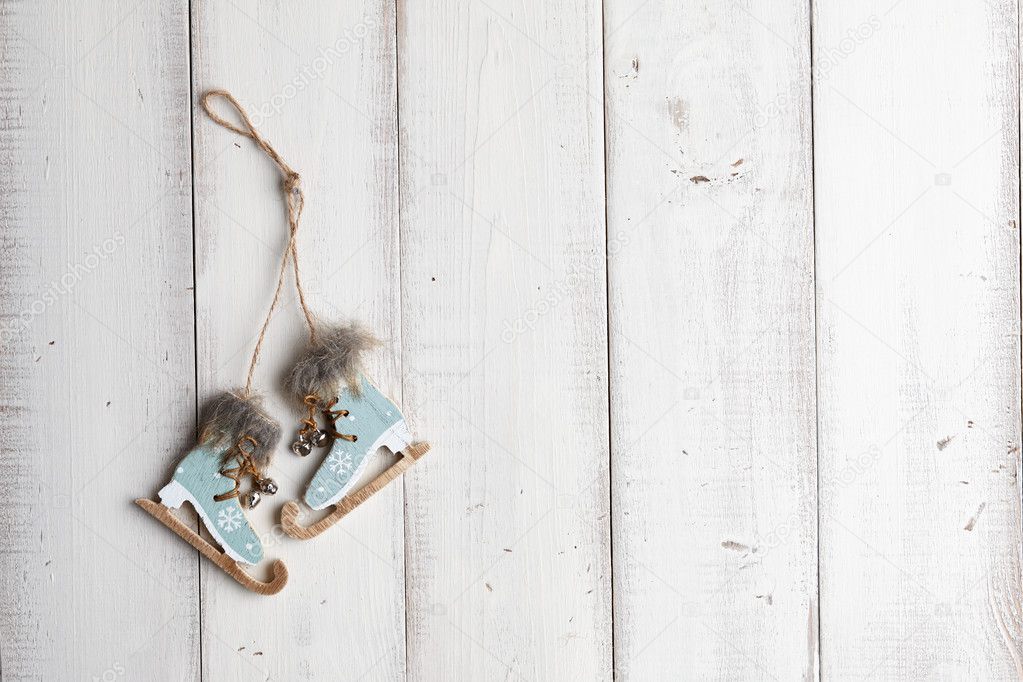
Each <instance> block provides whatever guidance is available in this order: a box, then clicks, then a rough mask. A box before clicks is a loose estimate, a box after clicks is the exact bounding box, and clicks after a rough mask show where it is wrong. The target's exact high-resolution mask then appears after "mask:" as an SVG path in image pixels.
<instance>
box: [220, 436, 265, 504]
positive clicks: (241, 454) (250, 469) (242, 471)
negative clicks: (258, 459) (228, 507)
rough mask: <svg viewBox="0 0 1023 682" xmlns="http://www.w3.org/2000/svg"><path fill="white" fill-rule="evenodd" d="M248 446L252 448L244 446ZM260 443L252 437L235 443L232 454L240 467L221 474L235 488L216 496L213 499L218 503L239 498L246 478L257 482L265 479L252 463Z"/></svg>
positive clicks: (222, 470)
mask: <svg viewBox="0 0 1023 682" xmlns="http://www.w3.org/2000/svg"><path fill="white" fill-rule="evenodd" d="M246 444H248V445H249V446H250V447H249V449H246V448H245V447H244V446H245V445H246ZM258 446H259V443H258V442H257V441H256V439H255V438H253V437H252V436H248V435H246V436H242V438H241V440H239V441H238V442H237V443H235V445H234V448H232V451H231V453H230V455H231V456H233V457H234V458H235V459H236V460H237V461H238V466H237V467H234V468H233V469H229V468H224V469H221V470H220V473H221V474H223V475H224V476H226V477H227V478H230V479H231V480H233V481H234V487H233V488H231V490H228V491H227V492H226V493H220V494H219V495H214V496H213V499H214V500H216V501H217V502H223V501H224V500H229V499H231V498H232V497H238V495H239V494H240V492H239V491H240V489H241V485H242V479H243V478H244V477H245V476H252V477H253V478H254V479H255V480H256V481H257V482H258V481H259V480H261V479H262V478H263V474H262V472H261V471H260V470H259V467H257V466H256V464H255V463H254V462H253V461H252V452H253V451H254V450H255V448H256V447H258Z"/></svg>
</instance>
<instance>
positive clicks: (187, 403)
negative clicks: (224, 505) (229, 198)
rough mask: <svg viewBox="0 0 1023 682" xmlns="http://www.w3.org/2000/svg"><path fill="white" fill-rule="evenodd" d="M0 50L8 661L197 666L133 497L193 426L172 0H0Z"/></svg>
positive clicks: (182, 86)
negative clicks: (153, 0)
mask: <svg viewBox="0 0 1023 682" xmlns="http://www.w3.org/2000/svg"><path fill="white" fill-rule="evenodd" d="M0 53H2V66H0V73H2V77H0V107H2V113H0V253H2V264H0V475H2V479H3V481H4V495H3V503H2V505H0V528H2V529H3V530H2V538H0V659H2V664H0V667H2V677H3V679H4V680H5V682H11V681H13V680H29V679H32V680H36V679H40V680H59V679H93V678H96V679H99V678H104V677H106V676H111V675H112V676H116V677H118V678H123V679H143V678H145V677H147V676H148V674H149V671H151V670H152V669H154V668H157V669H161V670H163V671H164V672H165V674H166V675H168V676H169V677H171V678H173V679H178V680H189V679H198V672H197V671H198V657H199V642H198V637H197V634H196V633H197V630H198V609H197V605H196V601H195V595H196V588H197V586H196V583H197V568H196V555H195V553H194V552H192V551H190V550H189V549H188V547H187V546H186V545H185V544H184V543H182V542H181V541H180V540H178V539H177V538H175V537H173V536H172V535H171V534H170V533H162V532H153V531H154V529H153V527H152V520H151V519H149V518H148V517H146V515H145V514H143V513H141V511H139V510H138V509H136V508H134V506H133V505H132V504H131V498H132V497H135V496H137V495H139V494H148V493H150V492H151V491H155V486H159V484H160V483H161V479H163V478H164V477H165V476H166V475H167V473H168V470H169V467H171V466H172V463H173V462H172V458H173V457H174V456H175V455H176V453H177V452H179V451H180V449H181V448H182V447H183V446H185V445H186V444H187V442H188V440H189V439H190V437H191V433H190V432H191V430H192V427H193V424H194V409H195V407H194V389H193V382H192V375H193V341H192V320H193V315H192V294H191V291H190V287H191V285H192V246H191V229H192V228H191V209H190V206H191V198H190V196H191V185H190V178H189V167H190V150H189V143H188V139H189V133H188V107H187V104H186V102H187V97H188V63H187V58H188V22H187V3H184V2H166V3H159V4H157V3H141V4H140V3H137V2H120V1H115V2H108V3H103V4H100V3H83V4H66V3H62V4H58V3H27V2H13V3H4V4H3V5H2V7H0ZM139 604H145V608H144V609H140V608H138V605H139Z"/></svg>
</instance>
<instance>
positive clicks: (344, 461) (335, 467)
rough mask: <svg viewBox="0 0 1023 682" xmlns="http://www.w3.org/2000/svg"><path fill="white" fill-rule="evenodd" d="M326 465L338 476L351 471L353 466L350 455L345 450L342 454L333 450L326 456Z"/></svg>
mask: <svg viewBox="0 0 1023 682" xmlns="http://www.w3.org/2000/svg"><path fill="white" fill-rule="evenodd" d="M327 466H328V467H330V471H331V473H333V474H335V475H336V476H338V477H339V478H340V477H342V476H345V475H347V474H349V473H351V471H352V466H353V463H352V456H351V455H350V454H348V453H347V452H346V453H345V454H344V455H343V456H342V455H340V454H338V453H336V452H335V453H334V454H332V455H331V456H330V457H328V458H327Z"/></svg>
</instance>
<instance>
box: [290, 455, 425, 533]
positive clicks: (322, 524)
mask: <svg viewBox="0 0 1023 682" xmlns="http://www.w3.org/2000/svg"><path fill="white" fill-rule="evenodd" d="M429 450H430V445H429V443H414V444H412V445H410V446H408V447H407V448H405V449H404V450H402V451H401V452H400V453H399V454H400V455H401V459H400V460H398V461H397V462H395V463H394V464H392V465H391V466H389V467H388V468H387V469H386V470H385V471H384V472H383V473H381V474H380V475H379V476H377V477H376V478H374V479H373V480H372V481H370V482H369V483H367V484H366V485H364V486H363V487H361V488H359V489H358V490H356V491H355V492H353V493H349V494H348V495H345V497H343V498H342V499H341V500H340V501H339V502H338V503H337V504H336V505H334V511H332V512H331V513H330V515H328V516H325V517H324V518H322V519H320V520H319V521H317V522H316V523H314V524H313V525H311V526H303V525H301V524H300V523H299V522H298V514H299V507H298V503H297V502H294V501H292V502H288V503H287V504H285V505H284V508H283V509H281V527H282V528H283V529H284V532H285V533H287V534H288V535H290V536H291V537H293V538H296V539H298V540H309V539H310V538H314V537H316V536H317V535H319V534H320V533H322V532H323V531H325V530H327V529H328V528H330V527H331V526H333V525H334V524H335V523H337V522H338V521H340V520H341V519H342V518H344V517H345V516H347V515H348V513H349V512H351V511H352V510H353V509H355V508H356V507H358V506H359V505H360V504H362V503H363V502H365V501H366V500H368V499H369V498H371V497H373V495H375V494H376V493H378V492H380V491H381V490H382V489H383V488H385V487H386V486H387V484H388V483H390V482H391V481H393V480H394V479H396V478H398V477H399V476H401V475H402V474H403V473H405V472H406V471H408V470H409V468H411V467H412V465H413V464H415V463H416V462H417V461H419V459H420V458H421V457H422V456H423V455H425V454H426V453H427V452H428V451H429Z"/></svg>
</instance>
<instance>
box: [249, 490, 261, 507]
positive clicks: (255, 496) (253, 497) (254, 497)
mask: <svg viewBox="0 0 1023 682" xmlns="http://www.w3.org/2000/svg"><path fill="white" fill-rule="evenodd" d="M260 499H262V498H261V497H260V496H259V493H258V492H256V491H255V490H253V491H251V492H249V493H248V494H247V495H245V505H246V506H247V507H248V508H249V509H255V508H256V505H257V504H259V500H260Z"/></svg>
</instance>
